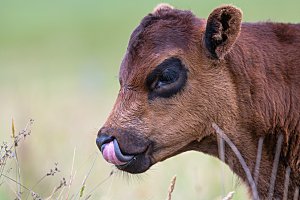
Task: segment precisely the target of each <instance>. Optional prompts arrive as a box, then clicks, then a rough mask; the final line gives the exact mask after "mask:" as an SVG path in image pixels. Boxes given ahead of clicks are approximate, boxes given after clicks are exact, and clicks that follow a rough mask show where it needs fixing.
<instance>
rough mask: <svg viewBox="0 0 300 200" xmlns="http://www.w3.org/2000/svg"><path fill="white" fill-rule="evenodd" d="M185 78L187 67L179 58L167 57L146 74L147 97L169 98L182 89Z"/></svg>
mask: <svg viewBox="0 0 300 200" xmlns="http://www.w3.org/2000/svg"><path fill="white" fill-rule="evenodd" d="M186 80H187V69H186V68H185V67H184V65H183V64H182V62H181V60H180V59H178V58H175V57H171V58H168V59H166V60H164V61H163V62H162V63H161V64H159V65H158V66H157V67H156V68H155V69H154V70H153V71H152V72H151V73H150V74H149V75H148V76H147V79H146V86H147V88H148V89H149V95H148V97H149V99H154V98H156V97H162V98H169V97H171V96H173V95H175V94H177V93H178V92H179V91H180V90H182V88H183V87H184V85H185V84H186Z"/></svg>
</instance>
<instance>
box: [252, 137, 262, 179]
mask: <svg viewBox="0 0 300 200" xmlns="http://www.w3.org/2000/svg"><path fill="white" fill-rule="evenodd" d="M263 143H264V138H263V137H260V138H259V140H258V147H257V155H256V162H255V169H254V182H255V184H256V185H257V184H258V175H259V168H260V161H261V154H262V147H263Z"/></svg>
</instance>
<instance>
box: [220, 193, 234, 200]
mask: <svg viewBox="0 0 300 200" xmlns="http://www.w3.org/2000/svg"><path fill="white" fill-rule="evenodd" d="M234 193H235V192H234V191H232V192H229V193H228V194H227V195H226V197H224V198H223V199H222V200H231V199H232V198H233V195H234Z"/></svg>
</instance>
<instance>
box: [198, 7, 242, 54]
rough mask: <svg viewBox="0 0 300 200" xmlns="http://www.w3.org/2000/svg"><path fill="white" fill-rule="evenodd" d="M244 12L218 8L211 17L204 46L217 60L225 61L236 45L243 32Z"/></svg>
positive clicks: (229, 8)
mask: <svg viewBox="0 0 300 200" xmlns="http://www.w3.org/2000/svg"><path fill="white" fill-rule="evenodd" d="M241 21H242V11H241V10H240V9H238V8H236V7H234V6H222V7H219V8H216V9H215V10H214V11H212V13H211V14H210V15H209V17H208V19H207V24H206V30H205V34H204V38H203V39H204V44H205V47H206V48H207V50H208V51H209V53H210V55H211V56H212V57H213V58H215V59H223V58H224V56H225V55H226V54H227V53H228V52H229V51H230V49H231V47H232V46H233V44H234V43H235V41H236V39H237V38H238V36H239V33H240V30H241Z"/></svg>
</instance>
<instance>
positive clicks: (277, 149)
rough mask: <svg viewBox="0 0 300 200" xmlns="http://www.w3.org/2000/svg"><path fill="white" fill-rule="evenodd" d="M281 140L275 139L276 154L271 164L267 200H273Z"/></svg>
mask: <svg viewBox="0 0 300 200" xmlns="http://www.w3.org/2000/svg"><path fill="white" fill-rule="evenodd" d="M282 140H283V136H282V135H279V137H278V139H277V144H276V152H275V158H274V162H273V168H272V175H271V180H270V187H269V194H268V199H272V198H273V193H274V186H275V181H276V175H277V169H278V164H279V157H280V152H281V146H282Z"/></svg>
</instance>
